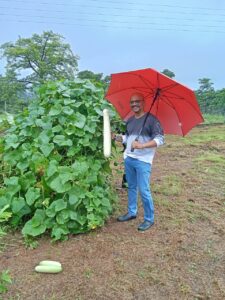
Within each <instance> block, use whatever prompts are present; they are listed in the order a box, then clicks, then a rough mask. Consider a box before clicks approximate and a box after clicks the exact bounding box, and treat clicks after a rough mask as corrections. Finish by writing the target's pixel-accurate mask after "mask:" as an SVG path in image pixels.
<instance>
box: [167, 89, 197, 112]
mask: <svg viewBox="0 0 225 300" xmlns="http://www.w3.org/2000/svg"><path fill="white" fill-rule="evenodd" d="M167 93H168V94H170V95H173V96H176V97H171V98H173V99H179V100H184V101H185V102H187V103H188V104H189V105H190V106H191V107H192V108H193V110H194V111H195V112H196V113H197V114H198V115H199V117H201V118H202V115H201V113H200V112H199V111H198V110H197V109H196V108H195V107H194V106H193V104H192V103H191V102H190V101H189V100H188V98H184V97H180V96H178V95H176V94H174V93H171V92H167ZM163 96H164V97H166V96H165V95H163ZM167 99H168V100H169V98H167Z"/></svg>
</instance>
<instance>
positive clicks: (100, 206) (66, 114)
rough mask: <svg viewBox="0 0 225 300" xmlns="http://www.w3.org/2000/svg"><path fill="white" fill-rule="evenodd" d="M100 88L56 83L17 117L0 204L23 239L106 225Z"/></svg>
mask: <svg viewBox="0 0 225 300" xmlns="http://www.w3.org/2000/svg"><path fill="white" fill-rule="evenodd" d="M104 108H109V109H110V113H111V114H113V113H114V112H113V111H112V110H111V106H110V104H109V103H107V102H106V101H104V100H103V89H102V87H101V85H100V86H95V85H93V84H92V83H90V81H88V80H79V79H78V80H76V81H73V82H70V81H64V82H54V83H48V84H47V85H44V86H42V87H41V88H40V90H39V97H38V99H37V100H36V101H34V102H33V103H32V104H31V105H30V106H29V107H28V109H27V110H26V111H24V112H23V113H22V114H21V115H19V116H17V117H16V118H15V120H14V122H15V124H14V125H13V126H12V127H11V128H10V129H9V130H8V134H7V135H6V137H5V141H4V155H3V171H4V176H3V178H2V182H1V185H2V190H1V191H0V195H1V196H0V203H1V205H5V204H8V205H10V209H11V210H12V218H11V219H10V224H11V225H12V226H14V227H18V226H21V225H22V226H23V229H22V233H23V234H24V236H32V237H36V236H39V235H41V234H43V233H45V232H50V233H51V237H52V238H53V239H54V240H58V239H65V238H66V237H67V236H68V234H69V233H81V232H86V231H88V230H91V229H94V228H96V227H98V226H102V225H103V224H104V221H105V219H106V218H107V217H108V215H109V214H110V213H111V212H112V204H113V202H114V201H115V196H114V193H113V191H112V188H111V184H110V180H109V176H110V174H111V169H110V161H109V160H106V159H105V158H104V157H103V143H102V127H103V118H102V111H103V109H104Z"/></svg>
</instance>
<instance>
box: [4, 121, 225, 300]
mask: <svg viewBox="0 0 225 300" xmlns="http://www.w3.org/2000/svg"><path fill="white" fill-rule="evenodd" d="M119 155H120V156H122V155H121V153H120V154H119ZM118 168H121V167H118ZM121 177H122V175H120V174H117V175H115V176H113V178H116V179H115V181H114V184H115V187H116V191H117V193H118V194H119V203H118V207H117V209H116V210H115V212H114V214H113V215H112V216H111V217H110V219H109V220H108V221H107V222H106V224H105V226H104V227H103V228H99V229H97V230H94V231H92V232H90V233H87V234H83V235H75V236H70V238H69V240H68V241H65V242H60V243H51V241H50V239H49V238H47V237H44V238H41V239H39V240H38V242H39V245H38V247H37V248H36V249H27V248H26V247H25V245H24V241H23V239H22V237H21V235H20V234H19V233H15V234H12V233H11V234H8V235H7V237H6V239H5V241H4V242H5V247H4V249H3V250H2V252H1V253H0V271H1V270H5V269H9V271H10V274H11V277H12V280H13V283H12V284H11V285H10V286H9V290H8V292H7V293H5V294H3V295H2V296H1V295H0V299H7V300H9V299H13V300H15V299H22V300H44V299H45V300H86V299H88V300H92V299H93V300H95V299H99V300H110V299H113V300H114V299H119V300H127V299H130V300H133V299H135V300H136V299H137V300H145V299H147V300H148V299H151V300H164V299H172V300H176V299H179V300H180V299H193V300H194V299H204V300H205V299H213V300H217V299H218V300H222V299H225V126H224V125H221V126H214V127H207V126H204V127H198V128H195V129H193V130H192V132H191V134H189V135H188V137H185V138H181V137H175V136H167V137H166V145H165V146H163V147H161V148H159V149H158V152H157V155H156V157H155V160H154V163H153V172H152V193H153V197H154V202H155V219H156V220H155V224H154V226H153V227H152V228H151V229H150V230H148V231H146V232H144V233H141V232H138V231H137V226H138V224H139V223H140V222H141V221H142V217H143V211H142V207H141V203H140V201H139V207H140V209H139V214H138V218H137V219H135V220H132V221H129V222H125V223H119V222H117V221H116V217H117V216H118V215H119V214H121V213H124V212H125V211H126V201H127V191H126V189H121V188H120V186H121ZM46 259H50V260H57V261H60V262H61V263H62V266H63V272H62V273H59V274H39V273H35V271H34V267H35V266H36V265H37V264H38V262H39V261H41V260H46Z"/></svg>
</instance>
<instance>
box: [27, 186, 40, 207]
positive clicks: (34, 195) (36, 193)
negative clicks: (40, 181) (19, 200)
mask: <svg viewBox="0 0 225 300" xmlns="http://www.w3.org/2000/svg"><path fill="white" fill-rule="evenodd" d="M40 195H41V193H40V189H39V188H34V187H30V188H29V189H28V190H27V192H26V194H25V198H26V201H27V204H28V205H32V204H34V202H35V200H37V199H38V198H39V197H40Z"/></svg>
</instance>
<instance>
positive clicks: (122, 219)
mask: <svg viewBox="0 0 225 300" xmlns="http://www.w3.org/2000/svg"><path fill="white" fill-rule="evenodd" d="M132 219H136V216H131V215H129V214H126V215H123V216H119V217H118V218H117V221H119V222H126V221H130V220H132Z"/></svg>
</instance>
